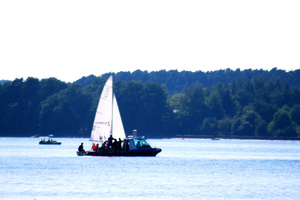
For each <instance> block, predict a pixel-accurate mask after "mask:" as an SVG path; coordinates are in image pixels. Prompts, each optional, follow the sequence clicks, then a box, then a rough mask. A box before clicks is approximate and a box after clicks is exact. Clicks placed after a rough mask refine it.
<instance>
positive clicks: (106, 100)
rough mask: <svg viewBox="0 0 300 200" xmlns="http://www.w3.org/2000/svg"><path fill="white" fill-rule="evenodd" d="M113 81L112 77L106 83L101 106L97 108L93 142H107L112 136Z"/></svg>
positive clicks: (92, 136)
mask: <svg viewBox="0 0 300 200" xmlns="http://www.w3.org/2000/svg"><path fill="white" fill-rule="evenodd" d="M112 86H113V80H112V75H111V76H110V77H109V78H108V80H107V81H106V83H105V85H104V87H103V90H102V93H101V96H100V100H99V104H98V107H97V111H96V115H95V120H94V124H93V130H92V133H91V140H93V141H101V142H102V141H105V140H107V139H108V138H109V136H110V134H111V120H112V103H113V102H112V100H113V99H112V95H113V87H112Z"/></svg>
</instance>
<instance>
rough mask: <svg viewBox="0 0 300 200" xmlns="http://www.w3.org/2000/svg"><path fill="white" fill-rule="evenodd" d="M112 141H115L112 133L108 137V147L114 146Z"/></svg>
mask: <svg viewBox="0 0 300 200" xmlns="http://www.w3.org/2000/svg"><path fill="white" fill-rule="evenodd" d="M112 143H113V137H112V135H110V136H109V138H108V148H111V147H112Z"/></svg>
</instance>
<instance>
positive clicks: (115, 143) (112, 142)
mask: <svg viewBox="0 0 300 200" xmlns="http://www.w3.org/2000/svg"><path fill="white" fill-rule="evenodd" d="M102 147H103V148H105V149H110V150H112V151H121V150H122V140H121V138H119V140H117V139H115V138H113V137H112V135H110V136H109V138H108V140H107V141H105V142H104V143H103V144H102Z"/></svg>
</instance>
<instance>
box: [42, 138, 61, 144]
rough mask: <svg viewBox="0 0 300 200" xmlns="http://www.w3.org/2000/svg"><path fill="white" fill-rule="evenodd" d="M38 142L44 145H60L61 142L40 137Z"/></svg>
mask: <svg viewBox="0 0 300 200" xmlns="http://www.w3.org/2000/svg"><path fill="white" fill-rule="evenodd" d="M39 144H46V145H61V142H57V141H56V140H52V139H48V140H45V139H42V140H41V141H40V142H39Z"/></svg>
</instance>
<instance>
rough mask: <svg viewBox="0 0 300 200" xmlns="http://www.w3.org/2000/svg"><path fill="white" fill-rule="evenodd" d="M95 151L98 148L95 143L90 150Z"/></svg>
mask: <svg viewBox="0 0 300 200" xmlns="http://www.w3.org/2000/svg"><path fill="white" fill-rule="evenodd" d="M97 149H98V148H97V145H96V144H95V143H93V146H92V150H93V151H97Z"/></svg>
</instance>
